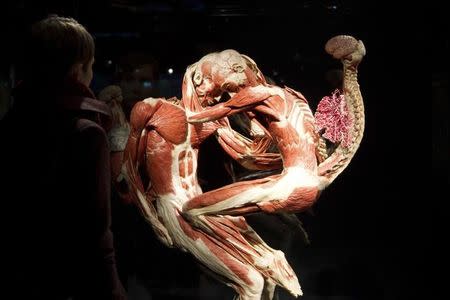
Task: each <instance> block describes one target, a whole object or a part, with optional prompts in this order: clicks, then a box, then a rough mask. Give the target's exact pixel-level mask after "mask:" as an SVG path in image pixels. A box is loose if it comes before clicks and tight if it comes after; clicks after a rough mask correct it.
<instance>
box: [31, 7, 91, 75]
mask: <svg viewBox="0 0 450 300" xmlns="http://www.w3.org/2000/svg"><path fill="white" fill-rule="evenodd" d="M27 43H28V45H27V46H26V49H25V53H26V57H25V60H26V62H27V66H26V69H27V70H28V72H27V73H28V74H27V75H28V76H30V77H33V78H35V79H42V78H45V79H61V78H64V77H65V76H66V75H68V73H69V70H70V68H71V66H72V65H74V64H75V63H81V64H83V66H85V65H87V63H88V62H89V61H90V60H91V59H92V58H93V57H94V52H95V45H94V39H93V37H92V36H91V34H90V33H89V32H88V31H87V30H86V28H84V27H83V25H81V24H80V23H78V22H77V21H76V20H75V19H73V18H66V17H60V16H57V15H50V16H49V17H47V18H45V19H43V20H41V21H39V22H37V23H35V24H34V25H33V26H32V27H31V34H30V37H29V39H28V41H27Z"/></svg>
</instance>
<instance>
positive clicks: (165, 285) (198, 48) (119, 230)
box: [1, 0, 449, 300]
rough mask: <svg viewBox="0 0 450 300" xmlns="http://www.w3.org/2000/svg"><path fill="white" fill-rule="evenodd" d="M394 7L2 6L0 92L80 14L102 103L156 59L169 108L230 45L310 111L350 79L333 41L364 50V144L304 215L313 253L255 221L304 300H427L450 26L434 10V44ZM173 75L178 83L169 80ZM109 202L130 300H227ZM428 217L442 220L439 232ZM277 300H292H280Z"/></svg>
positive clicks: (218, 173) (418, 17)
mask: <svg viewBox="0 0 450 300" xmlns="http://www.w3.org/2000/svg"><path fill="white" fill-rule="evenodd" d="M392 5H393V4H392V3H385V2H380V1H372V2H363V1H345V0H342V1H285V0H277V1H271V2H267V1H263V2H260V1H255V2H250V1H231V0H225V1H217V0H215V1H201V0H190V1H188V0H185V1H131V0H124V1H106V0H102V1H64V2H63V3H60V4H53V3H51V2H49V1H20V0H18V1H14V2H6V3H4V4H1V6H2V18H1V22H2V29H3V30H4V33H2V39H3V41H2V43H1V47H2V53H3V54H2V59H1V68H2V69H1V70H2V72H1V75H2V82H3V84H4V85H5V86H7V87H11V86H12V85H14V82H15V81H16V80H18V79H19V77H20V72H19V73H18V74H17V73H15V74H14V73H13V74H11V72H10V70H11V67H12V66H16V67H18V69H20V68H19V67H20V59H19V58H20V51H21V35H22V34H23V32H24V31H25V30H26V29H27V28H28V27H29V25H30V24H31V23H32V22H34V21H36V20H38V19H40V18H42V17H44V16H46V15H47V14H49V13H57V14H60V15H64V16H72V17H75V18H76V19H77V20H78V21H79V22H80V23H82V24H83V25H85V26H86V27H87V29H88V30H89V31H90V32H91V33H92V34H93V35H94V37H95V40H96V47H97V49H96V64H95V65H94V71H95V74H94V76H95V79H94V82H93V86H92V88H93V89H94V91H95V92H98V91H99V90H100V89H101V88H102V87H104V86H106V85H108V84H111V83H114V74H115V72H116V71H117V61H118V60H119V59H120V57H121V56H123V55H125V54H126V53H127V52H130V51H141V52H144V53H148V54H151V56H152V57H154V59H155V60H156V61H157V64H158V76H157V77H158V78H159V79H161V78H163V79H164V80H166V82H168V83H169V85H168V87H169V88H167V89H166V90H164V93H169V94H164V95H161V96H165V97H170V96H175V95H179V93H180V90H179V88H177V87H180V86H181V82H180V79H181V76H182V74H183V72H184V70H185V68H186V67H187V66H188V65H189V64H191V63H193V62H195V61H197V60H199V59H200V58H201V57H202V56H203V55H204V54H206V53H209V52H211V51H216V50H223V49H228V48H233V49H236V50H238V51H239V52H241V53H244V54H247V55H249V56H250V57H251V58H253V59H254V60H255V61H256V63H257V64H258V66H259V67H260V69H261V70H262V72H263V73H264V74H265V75H268V76H270V77H271V78H272V79H273V80H275V81H276V82H277V83H278V84H279V85H288V86H290V87H292V88H294V89H296V90H298V91H300V92H302V93H303V94H304V95H305V96H306V98H307V99H308V100H309V102H310V104H311V107H312V109H313V110H314V109H315V107H316V105H317V103H318V101H319V100H320V99H321V97H323V96H325V95H328V94H330V93H331V92H332V86H331V84H330V82H329V81H327V79H326V74H327V72H328V71H330V70H333V69H336V68H337V69H340V68H341V66H340V63H339V62H337V61H335V60H333V59H332V58H331V57H329V55H327V54H326V53H325V51H324V45H325V43H326V41H327V40H328V39H329V38H331V37H333V36H335V35H337V34H349V35H352V36H354V37H356V38H357V39H361V40H362V41H363V42H364V44H365V46H366V49H367V55H366V57H365V58H364V60H363V62H362V63H361V65H360V68H359V71H360V76H359V82H360V86H361V90H362V94H363V96H364V101H365V111H366V131H365V136H364V138H363V141H362V144H361V146H360V149H359V151H358V152H357V154H356V156H355V157H354V159H353V161H352V163H351V164H350V166H349V167H348V168H347V169H346V170H345V171H344V172H343V173H342V174H341V175H340V176H339V177H338V179H337V180H336V181H335V182H334V183H333V184H332V185H331V186H330V187H329V188H328V189H327V190H326V191H325V192H324V193H323V194H322V196H321V198H320V199H319V201H318V202H317V204H316V205H315V206H314V207H313V210H312V212H308V213H303V214H299V215H298V217H299V218H300V219H301V220H302V222H303V223H304V227H305V229H306V231H307V232H308V233H309V238H310V241H311V243H310V244H309V245H305V243H304V242H302V239H301V236H300V234H299V233H295V232H293V231H292V229H291V228H290V227H287V226H285V225H283V224H282V223H281V222H280V221H279V220H278V219H277V218H276V217H252V218H250V221H251V222H252V224H254V226H255V227H256V228H258V229H259V230H258V232H261V235H262V236H263V237H265V238H266V239H267V240H268V241H270V242H269V244H271V245H273V247H274V248H280V249H283V250H284V251H285V252H286V255H287V258H288V261H289V262H291V264H292V265H293V267H294V269H295V271H296V273H297V275H298V277H299V280H300V283H301V285H302V288H303V291H304V294H305V296H304V297H303V299H305V300H307V299H400V298H409V297H412V296H417V295H418V292H419V290H421V289H422V288H424V282H425V279H426V277H428V276H429V274H430V273H424V272H421V271H419V270H420V269H421V268H422V266H423V265H425V264H427V265H429V264H431V265H433V264H434V263H437V264H438V263H440V261H438V262H435V260H433V259H431V260H427V261H426V262H425V261H424V259H423V258H424V257H425V256H424V254H425V249H434V248H432V247H434V244H435V239H434V238H435V237H438V232H439V231H437V230H436V229H438V228H444V224H445V221H444V220H445V219H446V218H445V212H444V210H442V209H441V206H440V203H438V204H437V205H436V203H437V202H439V201H437V200H436V199H441V200H442V199H446V198H447V197H448V196H445V195H446V194H448V192H447V191H446V187H448V183H449V180H448V153H449V152H448V71H447V67H446V62H447V61H448V59H447V58H446V56H447V55H448V50H449V49H448V30H447V29H446V28H447V27H446V25H448V24H447V23H448V22H447V21H445V20H446V16H445V13H444V12H443V11H442V10H439V9H437V10H434V14H433V16H434V17H433V20H432V25H433V28H432V29H433V30H432V32H431V33H430V31H429V29H428V28H425V26H424V25H423V23H424V22H423V19H424V18H425V17H424V16H423V12H420V11H418V10H417V7H412V5H404V6H402V7H401V9H400V10H398V9H394V7H393V6H392ZM411 8H415V9H413V10H411ZM430 48H431V50H432V51H431V52H430ZM430 62H431V65H432V104H433V107H432V108H433V111H432V121H433V122H432V125H433V127H432V132H433V135H432V144H433V152H432V158H433V165H432V173H433V176H432V177H431V180H432V181H433V183H434V185H433V187H431V188H428V187H426V188H425V189H426V190H427V193H423V195H422V192H421V190H422V189H423V187H424V185H425V182H426V181H428V180H429V179H430V178H429V176H428V172H424V171H418V170H419V169H420V168H419V166H420V165H421V164H423V160H424V158H425V157H428V156H427V155H424V154H425V150H423V151H416V150H417V147H416V145H418V147H420V145H421V144H425V143H423V139H424V137H425V136H428V134H429V133H428V132H427V130H426V129H425V126H421V125H420V124H421V123H423V122H420V120H422V119H426V120H428V114H426V113H425V112H424V111H425V107H423V104H424V103H427V101H425V99H428V96H427V97H426V98H425V96H422V94H420V92H421V90H420V89H421V88H420V86H419V84H418V82H422V84H423V81H424V78H423V77H424V71H423V68H424V65H428V64H429V63H430ZM168 68H172V69H173V70H174V73H173V74H171V75H170V74H168V73H167V70H168ZM13 70H15V69H14V68H13ZM11 77H12V78H11ZM402 80H403V81H406V82H402V83H400V82H401V81H402ZM166 87H167V86H166ZM161 93H162V92H161ZM423 94H424V93H423ZM412 107H414V108H416V109H417V108H418V109H419V111H418V112H417V111H415V109H414V111H412V110H413V108H412ZM425 114H426V117H425V118H423V115H425ZM409 117H413V119H409ZM418 125H419V126H418ZM417 127H418V128H417ZM423 131H425V133H422V132H423ZM209 143H211V145H210V147H211V150H210V151H211V152H210V153H211V154H210V157H208V156H207V155H206V157H205V158H203V159H202V161H201V165H200V172H201V175H202V177H203V178H205V179H206V180H207V183H208V184H209V186H206V188H208V187H209V188H212V187H214V186H215V185H218V184H220V183H222V180H226V179H224V178H223V166H222V165H221V164H220V163H219V161H220V160H218V159H214V157H215V155H221V153H220V150H218V149H217V148H214V145H212V142H210V141H209ZM427 151H428V150H427ZM427 165H428V163H427ZM427 168H428V167H427ZM434 187H437V189H436V188H434ZM439 187H443V188H444V190H445V193H446V194H444V195H443V196H438V195H437V192H436V190H439ZM113 200H114V211H113V214H114V230H115V234H116V244H117V254H118V263H119V269H120V271H121V274H122V278H123V280H124V282H125V283H127V286H128V289H129V293H130V299H150V296H149V295H150V294H151V295H152V296H151V298H152V299H169V298H170V299H172V298H173V299H231V298H232V293H231V290H230V289H228V288H223V287H222V286H221V285H219V284H217V283H215V282H214V281H212V280H211V279H209V278H207V277H204V276H203V275H200V274H201V273H200V271H199V269H198V267H197V266H196V265H195V263H194V262H193V261H192V260H191V259H190V257H189V256H188V255H187V254H184V253H181V252H179V251H178V250H172V249H165V248H164V247H163V246H161V245H160V244H159V243H158V242H157V241H155V239H154V236H153V234H152V232H151V230H150V229H149V226H147V224H145V222H144V221H143V220H142V218H140V217H139V215H138V213H137V212H136V211H135V210H134V209H133V208H132V207H127V206H124V205H122V204H120V203H119V201H118V200H117V199H113ZM430 217H432V218H430ZM429 219H433V220H434V221H437V222H436V223H433V227H432V228H431V229H430V230H428V229H427V228H428V227H427V225H430V224H431V222H430V221H428V220H429ZM434 225H435V226H434ZM441 251H442V250H441ZM434 253H435V254H438V253H439V251H436V252H434ZM428 257H429V256H428ZM434 293H435V290H434V289H428V291H427V294H426V295H427V296H428V297H426V298H427V299H434ZM279 297H280V299H292V297H290V296H289V295H287V294H286V293H284V292H283V291H280V293H279Z"/></svg>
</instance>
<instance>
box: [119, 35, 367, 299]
mask: <svg viewBox="0 0 450 300" xmlns="http://www.w3.org/2000/svg"><path fill="white" fill-rule="evenodd" d="M325 50H326V51H327V52H328V53H329V54H331V55H332V56H333V57H334V58H336V59H339V60H341V62H342V64H343V87H342V90H341V91H335V92H334V93H333V94H332V95H331V96H329V97H324V98H323V99H322V101H321V102H320V103H319V105H318V107H317V109H316V111H315V114H313V112H312V111H311V108H310V107H309V105H308V102H307V100H306V99H305V97H304V96H303V95H302V94H301V93H299V92H297V91H295V90H293V89H291V88H288V87H278V86H275V85H271V84H269V83H267V81H266V79H265V77H264V75H263V74H262V73H261V71H260V70H259V68H258V66H257V64H256V63H255V62H254V61H253V60H252V59H251V58H250V57H248V56H246V55H243V54H240V53H238V52H237V51H235V50H225V51H222V52H218V53H210V54H208V55H206V56H204V57H203V58H201V59H200V60H199V61H198V62H196V63H194V64H192V65H191V66H189V67H188V68H187V70H186V73H185V75H184V79H183V86H182V99H181V100H177V99H173V98H172V99H163V98H147V99H145V100H142V101H140V102H138V103H137V104H136V105H135V106H134V107H133V110H132V112H131V116H130V125H131V131H130V136H129V138H128V142H127V145H126V148H125V151H124V154H123V165H122V175H123V176H124V177H125V179H126V181H127V183H128V186H129V193H130V195H129V197H127V199H128V200H129V201H132V202H133V203H134V204H136V205H137V206H138V207H139V208H140V210H141V212H142V214H143V216H144V217H145V218H146V219H147V220H148V222H149V223H150V225H151V226H152V228H153V229H154V231H155V233H156V235H157V236H158V238H159V239H160V241H161V242H162V243H164V244H165V245H167V246H168V247H176V248H179V249H181V250H183V251H187V252H189V253H191V254H192V255H193V256H194V257H195V258H196V259H197V260H198V261H199V262H200V263H201V264H202V265H203V266H205V267H206V268H207V269H209V270H210V271H211V272H212V273H214V274H215V275H217V276H216V277H217V279H219V280H220V281H222V282H223V283H225V284H226V285H228V286H230V287H232V288H233V289H234V291H235V292H236V294H237V299H245V300H247V299H272V298H273V295H274V290H275V287H276V286H280V287H282V288H284V289H286V290H287V291H288V292H289V293H291V294H292V295H293V296H296V297H297V296H300V295H302V291H301V288H300V284H299V280H298V278H297V276H296V274H295V272H294V271H293V269H292V267H291V266H290V265H289V263H288V261H287V260H286V258H285V255H284V253H283V252H282V251H280V250H276V249H273V248H271V247H270V246H269V245H268V244H267V243H266V242H265V241H264V240H263V239H262V238H261V237H260V236H259V235H258V234H257V233H256V232H255V230H254V229H253V228H252V227H250V226H249V224H248V223H247V221H246V219H245V216H246V215H247V214H251V213H268V214H282V213H298V212H302V211H305V210H307V209H309V208H310V207H311V206H312V205H314V203H315V202H316V200H317V199H318V197H319V195H320V193H321V191H323V190H324V189H325V188H326V187H327V186H328V185H329V184H331V183H332V182H333V181H334V180H335V179H336V177H337V176H338V175H339V174H340V173H341V172H342V171H343V170H344V169H345V168H346V167H347V166H348V164H349V163H350V161H351V159H352V158H353V156H354V154H355V153H356V151H357V149H358V147H359V145H360V143H361V140H362V137H363V132H364V107H363V100H362V95H361V92H360V89H359V84H358V81H357V68H358V65H359V63H360V62H361V60H362V58H363V56H364V55H365V48H364V45H363V43H362V42H361V41H358V40H356V39H355V38H353V37H351V36H336V37H334V38H332V39H330V40H329V41H328V42H327V44H326V45H325ZM231 115H239V119H240V120H243V122H242V124H241V125H242V127H241V130H239V131H238V130H236V129H235V128H232V126H231V125H230V121H229V120H228V117H229V116H231ZM211 135H215V136H216V138H217V141H218V143H219V144H220V145H221V147H222V148H223V149H224V151H225V152H226V153H228V154H229V155H230V157H232V158H233V159H234V160H235V161H236V162H238V163H239V164H241V165H242V166H243V167H245V168H247V169H250V170H260V171H266V170H280V171H279V172H277V173H275V174H272V175H268V176H266V177H262V178H257V179H252V180H244V181H238V182H234V183H232V184H230V185H226V186H223V187H221V188H218V189H215V190H211V191H208V192H205V193H203V192H202V189H201V187H200V185H199V183H198V178H197V164H198V156H199V148H200V145H201V144H202V142H204V141H205V140H206V139H207V138H208V137H209V136H211ZM327 145H332V146H333V147H327ZM274 149H275V150H274Z"/></svg>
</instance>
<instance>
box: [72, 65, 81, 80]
mask: <svg viewBox="0 0 450 300" xmlns="http://www.w3.org/2000/svg"><path fill="white" fill-rule="evenodd" d="M69 77H72V78H73V79H76V80H78V81H81V80H82V78H83V64H82V63H76V64H73V65H72V66H71V67H70V70H69Z"/></svg>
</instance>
